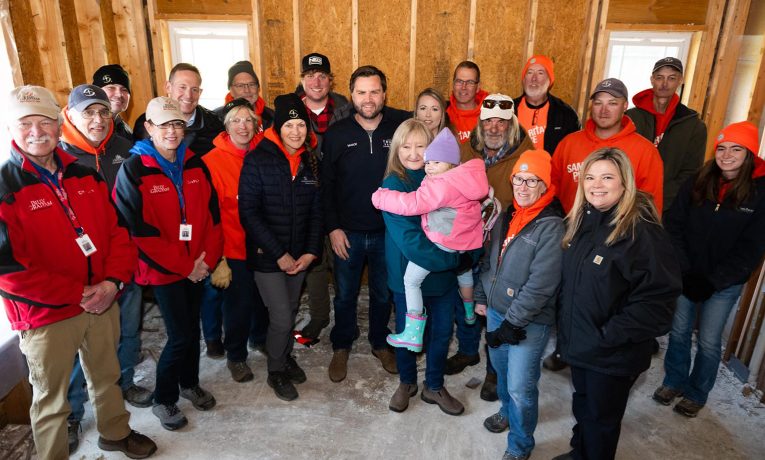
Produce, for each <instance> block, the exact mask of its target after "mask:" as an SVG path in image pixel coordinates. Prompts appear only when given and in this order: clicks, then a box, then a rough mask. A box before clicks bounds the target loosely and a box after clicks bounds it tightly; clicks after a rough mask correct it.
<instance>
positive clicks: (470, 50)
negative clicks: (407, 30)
mask: <svg viewBox="0 0 765 460" xmlns="http://www.w3.org/2000/svg"><path fill="white" fill-rule="evenodd" d="M412 3H413V6H412V8H413V9H412V11H416V9H415V6H416V5H414V4H415V3H417V1H416V0H413V1H412ZM477 3H478V0H470V19H469V23H468V40H467V59H468V60H469V61H472V60H473V58H474V57H475V24H476V8H477ZM412 16H415V17H416V15H415V14H414V13H413V14H412ZM412 52H414V51H412Z"/></svg>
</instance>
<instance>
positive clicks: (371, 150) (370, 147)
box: [365, 130, 375, 155]
mask: <svg viewBox="0 0 765 460" xmlns="http://www.w3.org/2000/svg"><path fill="white" fill-rule="evenodd" d="M365 131H366V130H365ZM374 133H375V132H374V130H372V132H371V133H370V132H369V131H367V136H369V154H370V155H372V154H374V151H373V149H372V134H374Z"/></svg>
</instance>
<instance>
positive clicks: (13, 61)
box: [0, 0, 24, 86]
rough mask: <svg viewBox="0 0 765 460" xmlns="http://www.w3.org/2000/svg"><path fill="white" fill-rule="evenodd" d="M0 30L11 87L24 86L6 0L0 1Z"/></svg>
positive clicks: (9, 10)
mask: <svg viewBox="0 0 765 460" xmlns="http://www.w3.org/2000/svg"><path fill="white" fill-rule="evenodd" d="M0 30H2V33H3V42H4V43H5V51H6V53H7V54H8V62H9V64H10V66H11V73H12V74H13V85H14V86H21V85H23V84H24V76H23V75H22V73H21V64H20V63H19V51H18V48H16V38H15V35H14V33H13V22H12V21H11V8H10V5H9V4H8V0H0Z"/></svg>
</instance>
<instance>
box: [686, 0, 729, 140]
mask: <svg viewBox="0 0 765 460" xmlns="http://www.w3.org/2000/svg"><path fill="white" fill-rule="evenodd" d="M726 1H727V0H709V4H708V5H707V18H706V22H705V25H706V27H705V29H704V33H703V35H702V37H701V44H700V45H699V52H698V61H697V63H696V72H695V74H694V76H693V81H692V83H691V96H690V99H689V100H688V107H690V108H692V109H693V110H695V111H697V112H699V113H702V112H703V110H704V101H705V100H706V98H707V87H708V84H709V75H710V74H711V73H712V64H713V62H714V56H715V50H716V49H717V41H718V39H719V38H720V29H721V27H722V18H723V15H724V13H725V3H726ZM702 117H703V114H702ZM709 137H712V136H709Z"/></svg>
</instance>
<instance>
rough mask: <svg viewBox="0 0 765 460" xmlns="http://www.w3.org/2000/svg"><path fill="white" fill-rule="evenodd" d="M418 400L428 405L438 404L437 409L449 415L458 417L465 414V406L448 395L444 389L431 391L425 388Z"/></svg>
mask: <svg viewBox="0 0 765 460" xmlns="http://www.w3.org/2000/svg"><path fill="white" fill-rule="evenodd" d="M420 398H421V399H422V400H423V401H425V402H426V403H428V404H438V407H440V408H441V410H442V411H444V412H445V413H447V414H449V415H460V414H461V413H463V412H465V406H463V405H462V403H461V402H459V401H457V400H456V399H455V398H454V397H453V396H452V395H450V394H449V392H448V391H446V388H445V387H444V388H441V389H440V390H438V391H433V390H431V389H430V388H428V387H427V386H426V387H425V388H423V389H422V393H420Z"/></svg>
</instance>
